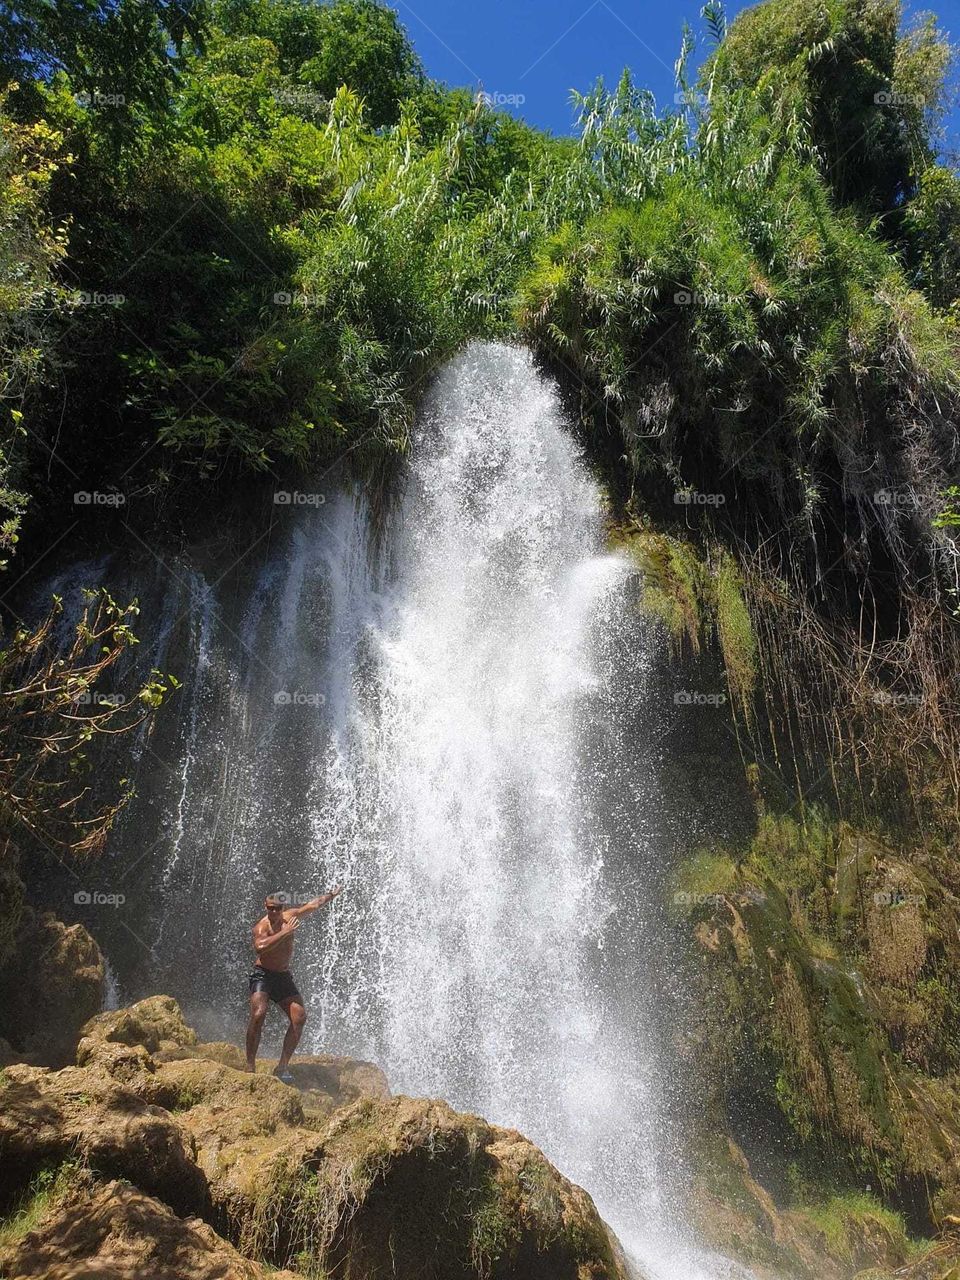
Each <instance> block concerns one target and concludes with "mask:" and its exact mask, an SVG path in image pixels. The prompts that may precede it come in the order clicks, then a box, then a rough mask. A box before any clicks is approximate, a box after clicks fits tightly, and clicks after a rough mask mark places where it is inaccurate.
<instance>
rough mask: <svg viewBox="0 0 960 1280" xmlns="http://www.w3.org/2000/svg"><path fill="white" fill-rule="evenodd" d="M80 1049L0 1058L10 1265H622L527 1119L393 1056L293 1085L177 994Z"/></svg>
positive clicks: (390, 1269)
mask: <svg viewBox="0 0 960 1280" xmlns="http://www.w3.org/2000/svg"><path fill="white" fill-rule="evenodd" d="M84 1031H85V1034H84V1037H83V1039H82V1040H81V1041H80V1046H79V1050H78V1055H77V1061H78V1065H76V1066H71V1067H66V1068H64V1069H62V1070H60V1071H50V1070H47V1069H45V1068H40V1067H34V1066H30V1065H27V1064H14V1065H11V1066H9V1067H7V1068H5V1069H4V1071H3V1072H2V1074H0V1116H2V1119H0V1197H2V1203H3V1206H4V1209H5V1212H6V1213H7V1215H8V1216H7V1218H6V1220H5V1222H4V1224H3V1226H2V1227H0V1270H2V1272H3V1274H5V1275H9V1276H40V1275H42V1276H48V1277H49V1276H57V1277H59V1278H60V1280H67V1277H74V1276H80V1275H85V1274H89V1273H90V1268H91V1267H93V1268H95V1269H96V1270H97V1274H98V1275H99V1274H102V1275H108V1276H114V1275H120V1274H129V1273H130V1272H131V1270H136V1269H138V1268H139V1269H140V1271H141V1272H144V1271H145V1270H146V1271H148V1272H149V1274H150V1275H151V1276H152V1277H154V1278H160V1280H165V1278H166V1277H168V1276H169V1277H171V1280H172V1278H173V1277H182V1276H184V1275H188V1276H190V1277H196V1280H204V1278H206V1277H210V1278H212V1277H215V1276H216V1277H243V1278H244V1280H259V1277H261V1276H263V1275H264V1274H266V1271H267V1270H268V1269H269V1270H270V1274H276V1272H275V1271H274V1270H273V1268H277V1267H280V1268H284V1267H292V1268H294V1270H295V1272H296V1273H297V1274H302V1275H308V1276H320V1275H326V1274H328V1273H334V1274H336V1275H338V1276H345V1277H355V1278H359V1277H361V1276H362V1277H364V1280H376V1278H378V1277H387V1276H390V1277H399V1278H400V1280H407V1278H409V1280H415V1278H419V1277H422V1276H424V1275H434V1274H435V1275H442V1276H444V1277H450V1278H451V1280H454V1278H457V1280H459V1278H460V1277H462V1278H463V1280H470V1278H473V1277H497V1278H499V1280H512V1278H514V1277H516V1280H521V1277H522V1278H523V1280H626V1276H627V1270H626V1264H625V1262H624V1259H623V1256H622V1254H621V1252H620V1248H619V1246H618V1244H617V1243H616V1241H615V1239H614V1238H613V1237H612V1235H611V1234H610V1232H609V1231H608V1229H607V1228H606V1226H605V1225H604V1223H603V1222H602V1221H601V1219H600V1217H599V1216H598V1214H597V1211H596V1209H595V1208H594V1205H593V1202H592V1201H591V1199H590V1197H589V1196H588V1195H587V1193H586V1192H584V1191H582V1190H581V1189H580V1188H579V1187H576V1186H574V1185H573V1184H572V1183H570V1182H568V1181H567V1180H566V1179H565V1178H563V1177H561V1175H560V1174H559V1173H558V1172H557V1171H556V1170H555V1169H554V1168H553V1166H552V1165H550V1164H549V1162H548V1161H547V1160H546V1159H545V1157H544V1156H543V1155H542V1154H541V1152H539V1151H538V1150H537V1149H536V1148H535V1147H534V1146H533V1145H532V1144H531V1143H529V1142H528V1141H527V1140H526V1139H525V1138H523V1137H522V1136H521V1135H520V1134H519V1133H516V1132H513V1131H511V1130H505V1129H500V1128H497V1127H495V1126H493V1125H488V1124H487V1123H486V1122H485V1121H483V1120H481V1119H480V1118H478V1117H476V1116H466V1115H461V1114H459V1113H457V1112H455V1111H453V1110H452V1108H450V1107H449V1106H447V1105H446V1103H444V1102H440V1101H435V1100H429V1099H415V1098H402V1097H391V1095H390V1092H389V1088H388V1086H387V1082H386V1079H385V1078H384V1076H383V1074H382V1072H380V1071H379V1070H378V1069H377V1068H376V1067H374V1066H372V1065H371V1064H369V1063H358V1062H353V1061H352V1060H349V1059H343V1058H335V1057H329V1056H325V1057H315V1058H304V1059H301V1060H300V1061H299V1062H296V1063H295V1064H294V1075H295V1078H296V1080H297V1085H298V1087H297V1088H295V1089H294V1088H290V1087H288V1086H287V1085H284V1084H282V1083H281V1082H280V1081H279V1080H277V1079H275V1078H274V1077H273V1076H271V1075H269V1074H257V1075H250V1074H249V1073H247V1072H244V1071H242V1070H239V1069H238V1068H239V1066H240V1065H241V1063H240V1058H239V1053H238V1051H237V1050H236V1049H234V1048H233V1047H232V1046H229V1045H218V1044H214V1045H203V1044H198V1043H197V1039H196V1035H195V1033H194V1032H193V1031H192V1030H191V1029H190V1028H189V1027H187V1026H186V1025H185V1024H184V1022H183V1019H182V1017H181V1015H180V1011H179V1008H178V1007H177V1005H176V1004H175V1002H174V1001H172V1000H170V999H169V998H168V997H154V998H151V999H149V1000H145V1001H141V1002H140V1003H139V1004H138V1005H135V1006H133V1007H131V1008H130V1009H128V1010H121V1011H119V1012H116V1013H108V1014H103V1015H100V1016H98V1017H96V1018H94V1019H93V1020H92V1021H91V1022H90V1023H88V1024H87V1026H86V1027H85V1029H84Z"/></svg>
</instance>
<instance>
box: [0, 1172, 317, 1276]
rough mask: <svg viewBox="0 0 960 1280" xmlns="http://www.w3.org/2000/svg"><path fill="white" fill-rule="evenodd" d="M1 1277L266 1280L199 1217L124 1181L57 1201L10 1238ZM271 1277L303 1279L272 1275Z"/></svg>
mask: <svg viewBox="0 0 960 1280" xmlns="http://www.w3.org/2000/svg"><path fill="white" fill-rule="evenodd" d="M7 1240H8V1243H6V1244H5V1245H4V1246H3V1247H0V1273H2V1274H3V1275H5V1276H10V1277H13V1278H14V1280H19V1278H20V1277H26V1276H37V1277H43V1280H92V1278H93V1277H96V1280H131V1277H134V1276H142V1277H145V1278H146V1277H149V1280H265V1273H264V1269H263V1268H262V1267H260V1266H258V1265H257V1264H256V1263H253V1262H250V1261H249V1260H248V1259H247V1258H244V1257H243V1256H242V1255H241V1254H240V1253H238V1252H237V1250H236V1249H234V1247H233V1246H232V1245H231V1244H228V1243H227V1241H226V1240H223V1239H221V1238H220V1237H219V1236H218V1235H217V1234H216V1232H215V1231H214V1230H213V1229H212V1228H211V1227H209V1226H208V1225H207V1224H206V1223H205V1222H202V1221H201V1220H200V1219H199V1218H186V1219H184V1218H180V1217H178V1216H177V1215H176V1214H175V1213H173V1212H172V1211H171V1210H170V1209H168V1208H167V1206H166V1205H164V1204H162V1203H161V1202H160V1201H159V1200H155V1199H153V1198H152V1197H150V1196H146V1195H144V1194H143V1192H142V1191H138V1190H137V1188H136V1187H131V1186H129V1185H127V1184H125V1183H121V1182H108V1183H107V1184H106V1185H105V1186H99V1187H98V1186H96V1185H92V1186H91V1185H88V1184H87V1183H86V1182H84V1181H83V1180H81V1183H80V1185H79V1186H78V1187H76V1188H75V1189H74V1190H73V1191H72V1192H71V1193H69V1194H67V1195H65V1196H63V1197H60V1198H57V1199H56V1200H55V1202H54V1203H52V1204H51V1205H50V1206H49V1208H48V1209H47V1211H46V1212H45V1213H43V1214H42V1216H41V1217H40V1221H39V1223H38V1224H37V1225H36V1226H35V1227H33V1229H32V1230H30V1231H27V1232H25V1233H24V1234H22V1235H20V1234H19V1233H18V1232H17V1231H16V1230H14V1231H12V1232H10V1233H8V1236H7ZM270 1280H296V1277H295V1276H294V1274H293V1273H292V1272H275V1271H274V1272H271V1276H270Z"/></svg>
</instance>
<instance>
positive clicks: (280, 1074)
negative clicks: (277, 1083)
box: [273, 1067, 294, 1084]
mask: <svg viewBox="0 0 960 1280" xmlns="http://www.w3.org/2000/svg"><path fill="white" fill-rule="evenodd" d="M273 1074H274V1075H275V1076H276V1077H277V1079H278V1080H282V1081H283V1083H284V1084H293V1083H294V1079H293V1076H292V1075H291V1074H290V1072H289V1071H288V1070H287V1068H286V1067H274V1069H273Z"/></svg>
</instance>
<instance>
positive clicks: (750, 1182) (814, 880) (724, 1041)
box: [674, 813, 960, 1277]
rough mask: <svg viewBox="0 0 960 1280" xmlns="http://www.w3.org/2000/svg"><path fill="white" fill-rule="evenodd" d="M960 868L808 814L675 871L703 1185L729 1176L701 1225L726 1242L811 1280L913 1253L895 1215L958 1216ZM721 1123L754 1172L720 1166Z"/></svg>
mask: <svg viewBox="0 0 960 1280" xmlns="http://www.w3.org/2000/svg"><path fill="white" fill-rule="evenodd" d="M957 879H958V877H957V872H956V865H955V860H953V861H951V859H950V858H949V857H947V856H946V855H945V854H944V852H943V851H942V850H941V851H938V850H937V849H935V848H934V849H929V850H925V849H916V850H907V849H904V848H902V847H898V846H896V845H894V844H893V843H891V842H890V841H888V840H883V839H881V838H879V837H878V836H876V835H874V834H872V833H864V832H857V831H855V830H854V829H853V828H851V827H850V826H848V825H847V824H844V823H837V824H833V825H831V824H830V823H829V822H828V821H827V820H826V819H825V818H824V817H823V815H822V814H820V815H817V814H815V813H811V814H808V815H807V818H806V823H805V825H801V824H799V823H797V822H794V821H793V820H790V819H786V818H783V817H780V818H773V817H770V816H767V817H765V818H764V819H762V820H761V823H760V826H759V829H758V833H757V836H756V837H755V839H754V841H753V843H752V844H751V846H750V847H749V848H748V849H747V850H745V851H740V852H738V853H737V854H736V855H735V856H734V855H732V854H728V855H724V854H723V853H722V851H721V852H717V851H711V852H709V853H708V854H704V853H703V852H699V853H696V854H694V855H691V857H690V858H689V859H688V860H687V862H686V863H685V864H684V866H683V867H682V868H681V870H680V872H679V873H678V888H679V889H680V892H679V893H677V894H675V896H674V902H675V903H677V902H680V903H681V905H683V906H685V907H686V908H687V909H686V910H685V911H683V912H679V913H677V912H675V914H676V915H678V916H679V918H680V921H681V924H682V927H683V929H684V930H685V932H686V935H687V937H688V939H689V940H690V943H691V944H692V945H691V947H690V960H691V972H692V976H693V981H694V985H695V987H696V988H697V999H696V1002H695V1003H696V1005H697V1006H698V1019H697V1024H696V1025H695V1026H694V1027H693V1028H692V1029H691V1032H690V1034H689V1035H688V1036H687V1037H686V1039H685V1052H686V1053H687V1057H688V1061H689V1066H690V1078H691V1079H692V1080H694V1081H695V1082H696V1083H697V1085H698V1086H699V1087H700V1089H701V1097H700V1099H699V1101H700V1109H701V1113H702V1115H703V1116H704V1117H705V1123H704V1125H703V1126H702V1129H701V1132H700V1133H699V1135H698V1136H697V1139H696V1142H697V1145H698V1147H699V1149H700V1156H701V1160H700V1174H701V1177H700V1183H701V1187H702V1186H703V1183H704V1177H703V1175H704V1172H705V1171H708V1169H709V1166H710V1164H711V1163H712V1164H713V1165H714V1166H715V1167H717V1168H720V1169H722V1170H724V1173H723V1176H722V1177H721V1178H720V1182H721V1183H722V1184H723V1185H722V1187H721V1188H716V1187H714V1188H713V1189H712V1190H711V1189H710V1188H709V1187H708V1188H707V1190H706V1191H705V1192H704V1194H703V1195H702V1197H701V1199H702V1201H703V1203H704V1204H706V1205H707V1206H708V1209H709V1212H707V1213H706V1215H705V1216H706V1218H707V1219H709V1221H708V1223H707V1224H706V1226H705V1233H706V1234H707V1235H708V1237H709V1238H710V1239H712V1240H714V1241H715V1242H716V1243H717V1244H719V1245H721V1246H722V1247H724V1248H726V1249H727V1250H728V1252H731V1253H734V1254H739V1255H740V1256H743V1257H747V1258H749V1259H751V1260H752V1261H759V1262H760V1263H761V1264H763V1265H771V1266H774V1267H775V1265H776V1264H777V1260H778V1258H779V1265H780V1267H781V1270H784V1269H785V1270H786V1271H787V1272H788V1273H789V1272H790V1270H791V1267H792V1269H793V1270H794V1271H796V1272H797V1274H804V1275H807V1274H811V1275H817V1274H818V1272H817V1270H816V1265H819V1267H820V1273H822V1274H823V1275H824V1276H829V1275H831V1274H834V1273H835V1274H837V1275H839V1276H844V1277H846V1276H850V1275H852V1274H853V1273H854V1272H855V1271H856V1270H858V1269H859V1270H867V1269H870V1268H872V1269H874V1270H876V1269H878V1268H879V1269H880V1270H881V1271H882V1270H883V1268H887V1269H888V1270H889V1269H890V1268H891V1267H894V1266H895V1265H900V1266H903V1265H905V1264H906V1262H907V1260H908V1252H907V1247H906V1236H905V1233H904V1229H903V1224H902V1222H901V1221H900V1219H899V1218H898V1217H897V1215H896V1212H895V1211H896V1210H897V1209H898V1208H900V1207H902V1206H904V1205H909V1206H911V1213H912V1220H913V1221H912V1225H913V1227H914V1230H917V1231H919V1232H920V1233H924V1232H925V1233H927V1234H932V1233H933V1232H934V1231H935V1230H936V1229H937V1228H938V1226H939V1225H940V1224H941V1223H942V1222H943V1221H945V1220H947V1219H948V1218H949V1217H950V1215H951V1214H952V1213H953V1212H954V1211H955V1210H956V1209H958V1208H960V1072H958V1069H957V1067H958V1057H957V1055H958V1052H960V1035H958V1032H960V982H958V976H960V910H958V908H960V899H958V893H957V890H958V884H957ZM718 1133H719V1134H722V1135H725V1136H726V1137H730V1138H732V1139H735V1140H736V1143H738V1144H740V1145H742V1147H743V1148H744V1151H745V1152H746V1156H745V1157H744V1159H748V1160H749V1166H748V1169H749V1167H755V1168H759V1169H761V1170H762V1171H763V1172H762V1176H756V1177H755V1176H754V1175H753V1174H751V1175H750V1177H749V1178H746V1179H745V1177H743V1176H739V1175H737V1176H734V1173H733V1172H732V1166H731V1162H730V1160H729V1159H728V1158H724V1159H722V1160H719V1159H716V1158H715V1157H716V1152H715V1151H714V1150H713V1146H712V1144H713V1141H714V1137H715V1135H716V1134H718ZM708 1153H709V1156H710V1158H709V1160H708V1159H706V1157H707V1155H708ZM741 1155H743V1152H741ZM733 1163H734V1164H735V1163H736V1162H733ZM741 1172H742V1171H741ZM707 1181H709V1178H708V1179H707ZM761 1183H763V1185H762V1186H761ZM761 1193H762V1194H761ZM763 1196H766V1197H767V1201H766V1202H765V1203H764V1204H763V1205H761V1200H762V1197H763ZM863 1196H866V1199H863V1198H862V1197H863ZM725 1197H726V1202H727V1209H726V1210H725V1211H721V1210H720V1209H719V1208H718V1206H719V1205H720V1204H721V1203H724V1201H725ZM730 1206H734V1208H731V1207H730ZM924 1214H926V1221H924ZM818 1224H819V1225H818ZM818 1233H819V1234H818ZM918 1247H919V1246H918ZM810 1248H813V1250H814V1253H815V1255H818V1256H819V1257H820V1263H819V1264H815V1263H814V1262H813V1261H812V1260H811V1258H810V1257H809V1256H808V1255H809V1249H810ZM784 1249H786V1250H787V1253H786V1254H784V1252H783V1251H784ZM781 1255H782V1256H781ZM791 1259H792V1261H791ZM831 1267H832V1268H834V1271H833V1272H832V1271H831Z"/></svg>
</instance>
